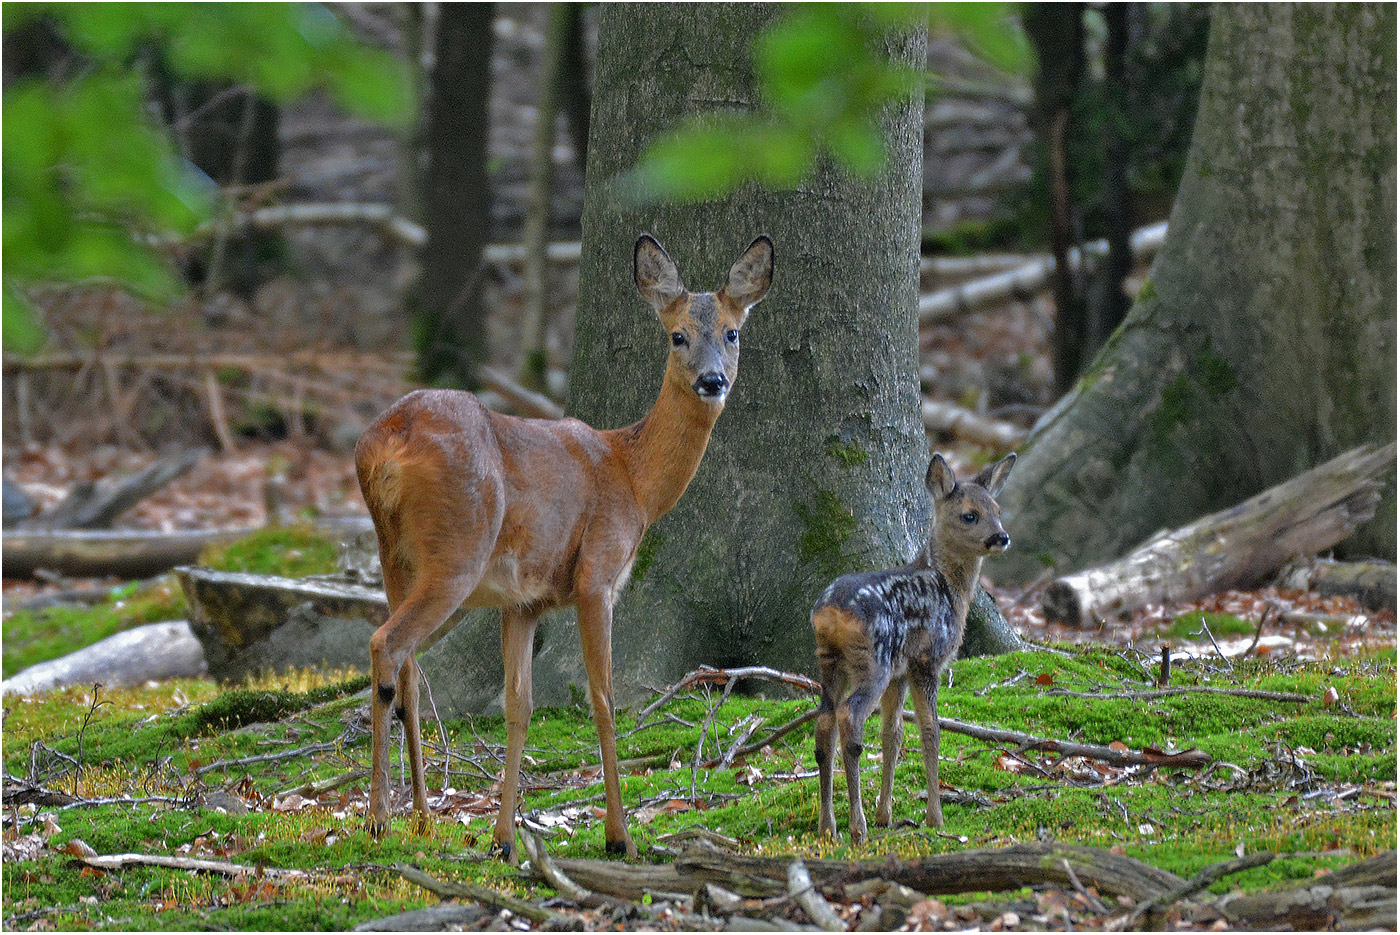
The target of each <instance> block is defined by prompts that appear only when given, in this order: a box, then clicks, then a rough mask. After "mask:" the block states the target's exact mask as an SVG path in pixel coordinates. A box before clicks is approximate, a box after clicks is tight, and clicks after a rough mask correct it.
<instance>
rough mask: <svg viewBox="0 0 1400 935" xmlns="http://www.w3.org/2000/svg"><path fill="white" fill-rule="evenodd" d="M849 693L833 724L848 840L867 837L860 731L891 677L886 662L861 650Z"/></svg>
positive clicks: (862, 751)
mask: <svg viewBox="0 0 1400 935" xmlns="http://www.w3.org/2000/svg"><path fill="white" fill-rule="evenodd" d="M851 669H852V672H851V683H852V684H853V685H854V686H855V687H854V688H853V689H852V691H851V694H850V695H849V696H848V697H847V698H846V700H845V702H844V703H843V704H842V705H841V707H840V708H839V709H838V710H837V712H836V727H837V730H838V731H840V734H841V758H842V761H843V762H844V764H845V767H846V792H847V793H848V794H849V795H850V797H851V817H850V822H849V827H850V829H851V843H852V844H859V843H861V842H862V841H864V840H865V838H866V826H865V806H864V804H863V802H862V800H861V794H860V759H861V754H862V753H864V752H865V743H864V740H863V738H862V735H863V734H864V732H865V721H866V719H867V718H869V717H870V712H871V711H872V710H874V708H875V702H876V701H877V700H879V698H880V695H881V694H882V693H883V692H884V690H885V686H886V685H887V684H888V683H889V680H890V670H889V667H888V666H880V665H878V664H877V663H876V662H875V659H874V656H873V654H869V653H866V654H863V656H862V657H861V658H859V659H857V660H855V661H854V663H853V664H852V666H851Z"/></svg>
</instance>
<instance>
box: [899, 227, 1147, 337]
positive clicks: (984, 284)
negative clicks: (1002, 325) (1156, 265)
mask: <svg viewBox="0 0 1400 935" xmlns="http://www.w3.org/2000/svg"><path fill="white" fill-rule="evenodd" d="M1166 238H1167V224H1166V222H1165V221H1163V222H1161V223H1160V224H1153V225H1151V226H1149V227H1143V228H1139V229H1138V230H1136V231H1134V232H1133V235H1132V239H1131V241H1130V243H1131V247H1132V253H1133V259H1134V260H1138V261H1141V260H1144V259H1146V258H1148V257H1150V256H1152V255H1153V254H1155V253H1156V252H1157V251H1158V250H1160V249H1161V247H1162V244H1163V243H1164V242H1165V241H1166ZM1107 255H1108V242H1107V241H1105V240H1096V241H1094V242H1092V243H1087V244H1085V245H1084V246H1083V247H1076V248H1074V249H1072V250H1070V252H1069V266H1070V268H1071V269H1074V270H1078V269H1079V268H1080V267H1081V266H1083V265H1085V262H1086V260H1087V261H1088V262H1089V263H1093V262H1096V261H1098V260H1099V259H1101V258H1102V257H1104V256H1107ZM1054 274H1055V261H1054V259H1053V258H1050V257H1045V258H1043V259H1037V260H1034V261H1032V262H1030V263H1027V264H1026V265H1025V266H1022V267H1019V268H1017V269H1013V270H1009V271H1007V272H1005V273H999V274H997V275H995V276H988V277H987V278H986V279H976V280H973V281H972V282H968V283H964V284H963V285H961V286H957V287H955V288H952V289H943V290H941V291H939V292H935V293H933V294H932V295H926V296H922V297H920V299H919V324H920V325H929V324H933V323H934V322H939V321H948V320H950V319H953V318H959V317H962V316H964V315H970V314H972V313H973V312H978V311H982V310H983V309H986V308H990V307H991V306H993V305H997V304H999V303H1002V302H1006V301H1007V300H1010V299H1016V300H1019V301H1022V302H1025V301H1029V300H1030V299H1032V298H1034V297H1035V296H1036V295H1039V294H1040V293H1041V292H1044V291H1045V290H1046V289H1048V288H1049V287H1050V281H1051V278H1052V277H1053V276H1054Z"/></svg>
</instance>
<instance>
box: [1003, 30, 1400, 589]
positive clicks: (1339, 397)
mask: <svg viewBox="0 0 1400 935" xmlns="http://www.w3.org/2000/svg"><path fill="white" fill-rule="evenodd" d="M1395 27H1396V21H1395V7H1394V6H1392V5H1389V4H1338V5H1332V4H1318V5H1311V4H1301V5H1292V4H1289V5H1284V4H1263V5H1249V4H1241V5H1222V6H1219V7H1217V8H1216V12H1215V20H1214V23H1213V25H1212V34H1211V40H1210V49H1209V52H1208V55H1207V65H1206V76H1205V87H1204V90H1203V92H1202V98H1201V105H1200V111H1199V117H1198V120H1197V124H1196V131H1195V136H1194V138H1193V141H1192V149H1191V154H1190V157H1189V159H1188V164H1187V168H1186V172H1185V176H1184V178H1183V180H1182V183H1181V188H1180V190H1179V193H1178V196H1177V201H1176V205H1175V208H1174V209H1173V212H1172V217H1171V223H1170V232H1169V234H1168V237H1167V242H1166V245H1165V247H1164V249H1163V250H1162V252H1161V254H1160V255H1159V256H1158V258H1157V261H1156V264H1155V266H1154V267H1153V269H1152V273H1151V277H1150V280H1149V282H1148V283H1147V284H1146V285H1145V286H1144V287H1143V289H1142V291H1141V292H1140V293H1139V295H1138V297H1137V300H1136V302H1135V304H1134V306H1133V308H1132V310H1131V312H1130V313H1129V315H1128V318H1127V319H1126V321H1125V322H1124V324H1123V326H1122V327H1121V328H1120V329H1119V330H1118V331H1117V332H1116V333H1115V335H1114V336H1113V338H1112V339H1111V341H1110V342H1109V344H1108V345H1107V346H1106V347H1105V348H1104V349H1103V351H1102V352H1101V353H1100V354H1099V356H1098V358H1097V359H1096V360H1095V362H1094V364H1093V366H1092V367H1091V368H1090V370H1089V372H1088V373H1087V374H1086V376H1085V377H1084V378H1083V379H1082V380H1081V381H1080V382H1079V384H1078V385H1077V386H1076V387H1075V388H1074V389H1073V390H1072V391H1071V392H1070V393H1069V394H1067V395H1066V397H1065V398H1064V399H1062V400H1061V401H1060V403H1059V404H1058V405H1056V407H1055V408H1054V409H1053V410H1052V411H1051V412H1050V413H1047V415H1046V416H1045V417H1044V418H1043V419H1042V420H1041V423H1040V425H1039V426H1037V429H1036V431H1035V433H1034V434H1033V435H1032V437H1031V439H1030V441H1029V442H1028V444H1027V446H1026V447H1025V449H1024V450H1023V451H1022V460H1021V462H1020V463H1018V464H1017V466H1016V471H1015V472H1014V473H1013V474H1012V476H1011V479H1010V481H1009V482H1008V484H1007V487H1006V489H1005V490H1004V491H1003V493H1002V497H1001V499H1002V504H1003V507H1004V510H1005V512H1006V514H1007V516H1008V517H1009V521H1008V523H1007V526H1008V531H1009V532H1010V533H1011V536H1012V539H1013V541H1014V542H1015V547H1014V548H1013V549H1012V551H1011V552H1009V553H1008V554H1007V556H1006V557H1005V558H1004V559H998V560H997V561H995V562H993V563H992V569H991V570H992V572H993V573H994V574H996V575H997V576H998V577H1001V578H1016V577H1021V578H1023V579H1030V578H1032V577H1034V576H1035V575H1036V574H1037V572H1038V571H1039V570H1040V561H1045V562H1050V561H1053V562H1054V563H1055V564H1056V565H1057V566H1058V567H1059V569H1060V570H1061V571H1065V570H1069V569H1073V568H1078V567H1083V566H1084V565H1086V564H1090V563H1094V562H1099V561H1102V560H1105V559H1108V558H1112V557H1114V556H1116V555H1119V554H1122V553H1123V552H1124V551H1126V550H1127V549H1128V548H1130V547H1132V546H1134V545H1136V544H1137V543H1139V542H1141V541H1142V540H1144V539H1146V538H1147V537H1148V536H1149V535H1151V534H1152V533H1153V532H1155V531H1157V530H1159V529H1163V528H1171V527H1175V526H1180V525H1182V524H1184V523H1186V522H1188V521H1190V520H1191V519H1193V518H1195V517H1198V516H1201V515H1203V514H1205V513H1209V512H1212V511H1215V510H1218V509H1221V508H1222V507H1225V506H1229V505H1230V504H1233V503H1237V502H1239V501H1242V500H1244V499H1246V498H1248V497H1249V496H1251V495H1253V494H1255V493H1257V492H1259V491H1260V490H1263V489H1264V488H1266V487H1269V486H1271V485H1273V484H1276V483H1278V482H1280V481H1282V480H1285V479H1287V478H1288V477H1291V476H1293V475H1295V474H1298V473H1300V472H1301V471H1303V470H1305V469H1306V468H1308V467H1310V466H1312V465H1315V464H1319V463H1321V462H1323V461H1325V460H1327V459H1328V458H1330V457H1332V456H1334V455H1336V454H1338V453H1340V452H1342V451H1344V450H1346V449H1349V448H1351V447H1354V446H1356V445H1359V444H1362V443H1363V442H1367V441H1372V442H1380V443H1384V442H1387V441H1390V440H1393V439H1394V438H1395V424H1396V410H1395V353H1396V348H1395V326H1396V322H1395V298H1396V267H1395V242H1396V215H1395V198H1396V189H1395V167H1396V96H1395V84H1396V81H1395V69H1396V58H1395ZM1351 543H1352V548H1353V550H1354V551H1359V552H1367V551H1369V552H1372V553H1374V554H1383V555H1393V554H1394V552H1395V506H1394V495H1393V493H1392V494H1390V495H1389V496H1388V498H1387V501H1386V502H1385V503H1383V504H1382V506H1381V508H1380V509H1379V510H1378V511H1377V514H1376V519H1375V520H1373V521H1372V522H1371V523H1370V524H1368V525H1367V526H1365V527H1363V529H1362V530H1361V531H1360V532H1359V533H1358V534H1357V536H1356V537H1355V538H1353V539H1352V540H1351ZM1038 559H1039V560H1040V561H1038Z"/></svg>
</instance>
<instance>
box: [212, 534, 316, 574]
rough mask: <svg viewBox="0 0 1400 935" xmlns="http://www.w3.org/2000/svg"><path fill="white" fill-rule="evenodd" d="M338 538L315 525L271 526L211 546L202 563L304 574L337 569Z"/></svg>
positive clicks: (217, 567)
mask: <svg viewBox="0 0 1400 935" xmlns="http://www.w3.org/2000/svg"><path fill="white" fill-rule="evenodd" d="M335 558H336V555H335V541H334V540H333V539H331V538H329V537H327V536H326V535H325V534H324V533H323V532H321V531H320V530H318V529H317V528H316V527H315V526H312V525H310V524H307V523H299V524H296V525H292V526H269V527H267V528H265V529H260V530H258V531H257V532H255V533H253V534H252V535H249V536H246V537H244V538H242V539H239V540H237V541H235V542H230V543H228V544H226V545H218V546H211V547H210V548H208V549H206V550H205V551H204V553H203V554H202V555H201V556H200V558H199V563H200V564H201V565H204V566H206V567H208V568H213V569H215V570H217V571H241V572H248V573H251V574H258V575H282V576H283V577H286V578H304V577H305V576H307V575H325V574H330V573H331V572H333V571H335Z"/></svg>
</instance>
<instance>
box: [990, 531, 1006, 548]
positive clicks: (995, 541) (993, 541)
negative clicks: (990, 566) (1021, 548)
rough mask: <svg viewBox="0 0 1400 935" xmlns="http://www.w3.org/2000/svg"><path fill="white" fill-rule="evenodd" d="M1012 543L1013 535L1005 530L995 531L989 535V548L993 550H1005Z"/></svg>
mask: <svg viewBox="0 0 1400 935" xmlns="http://www.w3.org/2000/svg"><path fill="white" fill-rule="evenodd" d="M1010 545H1011V537H1010V536H1008V535H1007V534H1006V533H1004V532H998V533H994V534H993V535H991V536H988V537H987V548H989V549H991V550H992V551H993V552H1005V551H1006V550H1007V548H1008V547H1009V546H1010Z"/></svg>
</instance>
